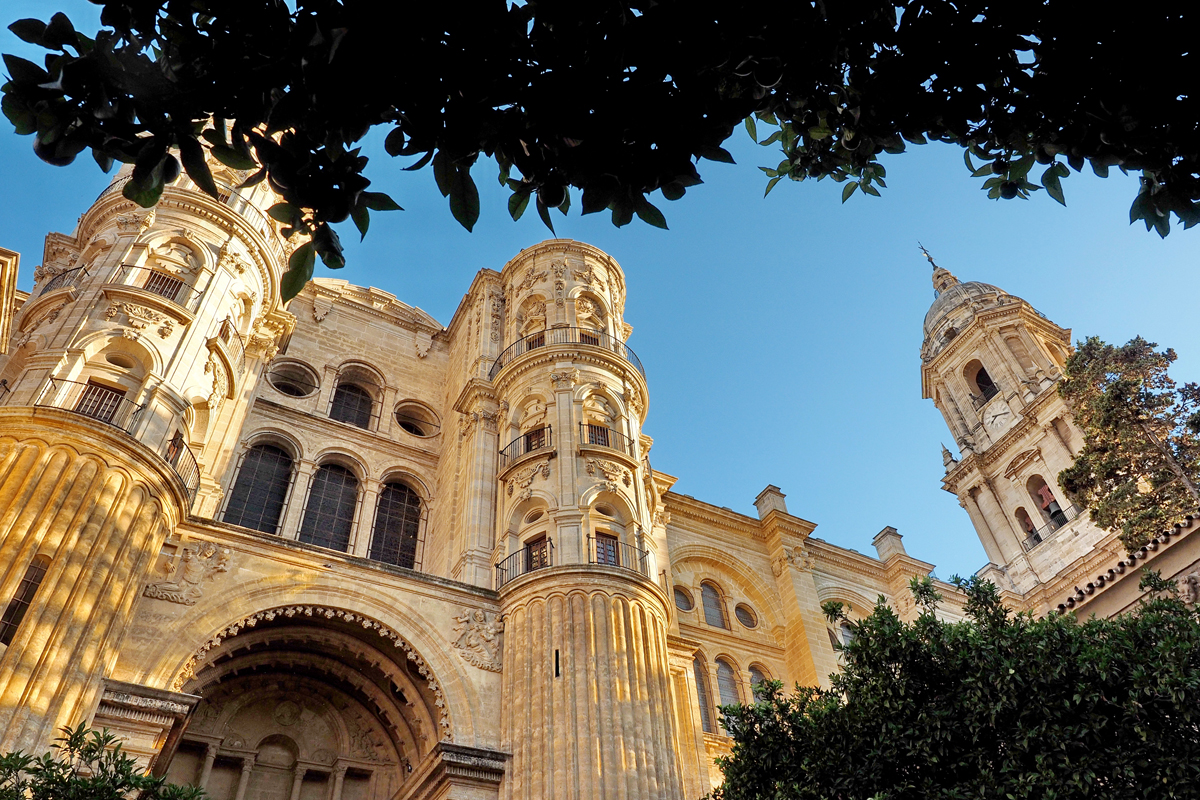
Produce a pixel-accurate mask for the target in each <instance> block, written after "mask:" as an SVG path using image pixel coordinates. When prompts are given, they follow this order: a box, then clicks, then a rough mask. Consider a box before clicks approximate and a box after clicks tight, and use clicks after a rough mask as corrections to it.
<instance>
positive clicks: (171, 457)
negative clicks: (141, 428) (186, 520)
mask: <svg viewBox="0 0 1200 800" xmlns="http://www.w3.org/2000/svg"><path fill="white" fill-rule="evenodd" d="M165 458H166V459H167V463H168V464H170V465H171V468H172V469H173V470H175V474H176V475H178V476H179V480H181V481H183V486H184V488H185V489H187V498H188V502H189V503H191V502H192V501H193V500H195V499H196V490H197V489H199V488H200V465H199V464H197V463H196V456H195V455H193V454H192V451H191V448H189V447H188V446H187V443H186V442H185V441H184V440H183V434H182V433H176V434H175V436H174V437H172V439H171V441H169V442H167V452H166V453H165Z"/></svg>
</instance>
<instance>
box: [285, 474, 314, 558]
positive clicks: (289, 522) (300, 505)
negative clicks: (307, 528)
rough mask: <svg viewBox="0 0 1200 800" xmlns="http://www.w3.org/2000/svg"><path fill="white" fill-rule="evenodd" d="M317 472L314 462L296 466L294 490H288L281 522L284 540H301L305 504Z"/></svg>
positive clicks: (293, 482)
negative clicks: (313, 477)
mask: <svg viewBox="0 0 1200 800" xmlns="http://www.w3.org/2000/svg"><path fill="white" fill-rule="evenodd" d="M316 471H317V465H316V464H315V463H313V462H312V461H300V462H298V463H297V464H296V477H294V478H292V488H291V489H290V490H288V499H287V507H286V508H285V509H284V511H283V519H281V520H280V521H279V531H278V533H279V536H280V537H282V538H284V539H298V538H300V523H301V521H302V520H303V519H304V504H305V502H307V501H308V488H309V486H310V485H311V484H312V476H313V473H314V472H316Z"/></svg>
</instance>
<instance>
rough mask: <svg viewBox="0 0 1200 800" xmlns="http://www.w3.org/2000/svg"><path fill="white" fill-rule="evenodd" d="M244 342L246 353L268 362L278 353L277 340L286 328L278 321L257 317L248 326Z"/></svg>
mask: <svg viewBox="0 0 1200 800" xmlns="http://www.w3.org/2000/svg"><path fill="white" fill-rule="evenodd" d="M250 331H251V332H250V336H249V337H248V338H247V341H246V353H247V354H248V355H251V356H256V357H261V358H263V359H264V360H266V361H270V360H271V359H272V358H274V357H275V356H276V354H278V353H279V340H280V339H281V338H282V337H283V335H284V334H285V333H286V332H287V326H286V325H285V324H284V323H283V321H281V320H279V319H271V318H269V317H259V318H258V319H256V320H255V321H254V324H253V325H251V326H250Z"/></svg>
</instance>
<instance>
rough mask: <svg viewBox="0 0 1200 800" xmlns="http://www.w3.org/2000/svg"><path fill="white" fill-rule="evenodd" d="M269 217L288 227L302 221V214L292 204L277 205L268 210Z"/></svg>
mask: <svg viewBox="0 0 1200 800" xmlns="http://www.w3.org/2000/svg"><path fill="white" fill-rule="evenodd" d="M267 216H268V217H270V218H271V219H273V220H276V221H278V222H282V223H285V224H287V225H295V224H296V223H298V222H299V221H300V218H301V216H302V212H301V211H300V209H298V208H296V207H295V206H293V205H291V204H290V203H276V204H275V205H273V206H271V207H270V208H268V209H267Z"/></svg>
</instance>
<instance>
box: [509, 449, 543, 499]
mask: <svg viewBox="0 0 1200 800" xmlns="http://www.w3.org/2000/svg"><path fill="white" fill-rule="evenodd" d="M538 475H541V476H542V479H543V480H549V478H550V459H548V458H547V459H546V460H545V461H539V462H538V463H536V464H531V465H530V466H527V467H524V468H522V469H521V470H519V471H518V472H516V473H514V474H513V475H511V476H509V478H508V481H507V483H508V490H507V491H508V496H509V497H512V496H513V491H514V490H517V489H520V490H521V491H520V492H519V493H518V495H517V499H518V500H528V499H529V498H530V497H533V490H532V489H531V488H530V486H531V485H532V484H533V479H534V478H536V477H537V476H538Z"/></svg>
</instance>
